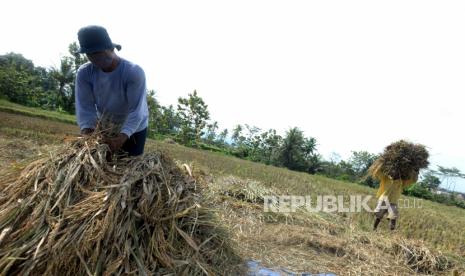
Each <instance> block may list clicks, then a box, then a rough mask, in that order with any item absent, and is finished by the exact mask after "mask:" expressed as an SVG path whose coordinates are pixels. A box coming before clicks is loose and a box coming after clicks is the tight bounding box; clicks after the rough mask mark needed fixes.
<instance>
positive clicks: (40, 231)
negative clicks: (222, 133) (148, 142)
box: [0, 136, 242, 275]
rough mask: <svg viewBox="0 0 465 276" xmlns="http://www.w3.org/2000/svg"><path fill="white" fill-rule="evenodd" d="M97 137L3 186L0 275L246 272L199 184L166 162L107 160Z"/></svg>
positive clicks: (160, 157) (153, 157) (155, 155)
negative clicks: (208, 208)
mask: <svg viewBox="0 0 465 276" xmlns="http://www.w3.org/2000/svg"><path fill="white" fill-rule="evenodd" d="M99 141H100V140H99V138H98V137H97V136H93V137H88V138H81V139H78V140H76V141H74V142H72V143H71V144H70V145H69V146H67V147H66V148H63V149H62V150H61V151H60V152H58V154H56V155H55V156H52V157H49V158H44V159H40V160H37V161H35V162H33V163H31V164H30V165H29V166H28V167H26V168H25V169H24V170H23V171H22V173H21V175H19V177H17V178H16V179H15V181H6V180H2V181H1V183H0V274H1V275H6V274H13V275H28V274H32V275H113V274H115V275H120V274H137V275H153V274H156V275H167V274H170V275H173V274H175V275H197V274H223V273H226V272H227V271H228V269H230V270H235V269H242V268H241V267H240V266H236V265H237V264H239V263H240V262H241V260H240V259H239V258H238V257H237V255H236V254H235V253H234V251H233V250H232V249H231V247H230V246H228V242H227V240H226V235H225V231H222V230H221V228H219V227H217V225H218V224H217V223H216V222H215V219H214V217H213V216H212V215H211V212H210V211H208V210H207V209H205V208H204V207H202V206H201V205H200V204H201V203H202V202H201V200H202V197H201V195H200V194H199V187H196V180H195V179H194V178H192V177H189V176H188V175H185V174H184V173H183V171H182V170H180V169H179V168H178V167H177V166H176V165H175V163H174V162H173V161H172V160H171V159H170V158H169V157H168V156H167V155H165V154H164V153H162V152H151V153H148V154H145V155H143V156H140V157H136V158H118V159H116V158H113V159H112V160H107V156H108V153H109V148H108V146H107V145H105V144H102V143H100V142H99Z"/></svg>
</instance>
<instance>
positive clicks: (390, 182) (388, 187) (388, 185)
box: [376, 174, 418, 204]
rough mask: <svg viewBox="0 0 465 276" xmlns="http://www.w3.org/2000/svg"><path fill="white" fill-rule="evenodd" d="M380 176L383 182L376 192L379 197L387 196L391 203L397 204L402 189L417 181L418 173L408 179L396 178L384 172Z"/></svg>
mask: <svg viewBox="0 0 465 276" xmlns="http://www.w3.org/2000/svg"><path fill="white" fill-rule="evenodd" d="M378 178H379V180H380V181H381V183H380V184H379V189H378V193H377V194H376V197H377V198H378V199H385V198H387V199H388V200H389V203H394V204H397V202H398V201H399V198H400V194H401V193H402V190H403V189H404V188H405V187H407V186H409V185H411V184H413V183H415V182H417V179H418V174H415V175H414V176H413V177H411V178H410V179H407V180H400V179H398V180H394V179H392V178H391V177H389V176H387V175H384V174H382V175H379V176H378Z"/></svg>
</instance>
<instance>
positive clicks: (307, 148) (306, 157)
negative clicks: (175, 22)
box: [279, 127, 319, 173]
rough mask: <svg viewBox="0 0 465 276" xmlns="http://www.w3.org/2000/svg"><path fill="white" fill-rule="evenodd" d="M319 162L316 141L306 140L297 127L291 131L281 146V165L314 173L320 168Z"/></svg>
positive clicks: (312, 139) (311, 138)
mask: <svg viewBox="0 0 465 276" xmlns="http://www.w3.org/2000/svg"><path fill="white" fill-rule="evenodd" d="M318 161H319V157H318V155H317V154H316V139H315V138H313V137H310V138H305V137H304V134H303V132H302V131H301V130H300V129H299V128H297V127H294V128H291V129H289V130H288V131H287V132H286V136H285V137H284V139H283V142H282V145H281V149H280V155H279V162H280V164H281V165H282V166H284V167H287V168H289V169H291V170H297V171H306V172H309V173H314V172H315V171H316V170H317V168H318Z"/></svg>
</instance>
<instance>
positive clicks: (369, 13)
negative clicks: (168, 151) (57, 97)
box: [0, 0, 465, 192]
mask: <svg viewBox="0 0 465 276" xmlns="http://www.w3.org/2000/svg"><path fill="white" fill-rule="evenodd" d="M0 8H1V9H2V11H3V12H2V16H1V17H0V37H1V42H0V54H4V53H7V52H11V51H13V52H17V53H21V54H23V55H24V56H25V57H26V58H28V59H31V60H32V61H33V62H34V64H35V65H39V66H44V67H50V66H53V65H57V64H58V62H59V58H60V56H61V55H64V54H66V53H67V46H68V45H69V44H70V43H71V42H73V41H77V32H78V30H79V28H80V27H83V26H86V25H102V26H104V27H105V28H106V29H107V30H108V32H109V34H110V37H111V38H112V40H113V42H115V43H119V44H121V45H122V50H121V51H120V52H118V54H119V55H120V56H121V57H124V58H126V59H128V60H130V61H132V62H135V63H137V64H139V65H140V66H141V67H142V68H143V69H144V71H145V73H146V77H147V86H148V88H149V89H153V90H155V91H156V97H157V99H158V100H159V101H160V102H161V103H162V104H164V105H169V104H173V105H175V104H176V102H177V99H178V97H186V96H187V95H188V93H192V92H193V91H194V90H197V92H198V94H199V95H200V96H201V97H202V98H203V99H204V100H205V102H206V103H207V104H208V108H209V111H210V114H211V118H213V119H214V120H216V121H218V124H219V126H220V129H223V128H228V129H231V128H232V127H233V126H235V125H236V124H249V125H254V126H258V127H259V128H261V129H263V130H267V129H270V128H273V129H276V130H277V131H278V132H279V133H281V134H284V133H285V131H286V130H288V129H289V128H290V127H294V126H297V127H299V128H300V129H302V130H303V131H304V133H305V135H306V136H313V137H315V138H316V139H317V141H318V149H319V152H320V153H321V154H322V155H323V156H325V157H327V158H328V157H329V156H331V155H332V153H338V154H339V155H341V157H342V158H348V157H349V156H350V153H351V151H353V150H355V151H358V150H367V151H370V152H373V153H379V152H381V151H382V150H383V148H384V147H385V146H386V145H388V144H390V143H391V142H393V141H396V140H399V139H408V140H410V141H413V142H418V143H422V144H424V145H426V146H427V147H428V149H429V151H430V153H431V159H430V160H431V163H432V168H435V166H436V165H442V166H445V167H457V168H458V169H460V170H461V171H462V172H465V147H464V145H463V141H465V132H464V131H463V127H461V125H463V123H462V119H463V118H465V109H463V103H464V101H463V99H464V97H463V93H464V91H465V81H464V80H465V79H464V76H465V16H463V15H464V12H465V2H464V1H447V0H443V1H428V0H421V1H405V0H403V1H374V0H369V1H332V0H325V1H309V0H306V1H293V0H287V1H284V0H282V1H272V0H265V1H256V0H248V1H242V0H236V1H220V0H214V1H192V0H191V1H131V2H130V1H87V0H81V1H78V2H75V1H73V2H70V1H50V0H45V1H22V0H15V1H12V0H7V1H2V3H1V4H0ZM455 188H456V190H458V191H462V192H465V181H457V184H456V185H455Z"/></svg>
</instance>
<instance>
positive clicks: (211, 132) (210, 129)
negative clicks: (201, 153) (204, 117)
mask: <svg viewBox="0 0 465 276" xmlns="http://www.w3.org/2000/svg"><path fill="white" fill-rule="evenodd" d="M217 130H218V122H217V121H215V122H213V123H211V124H208V125H207V130H206V133H205V142H206V143H208V144H210V145H213V144H215V142H216V139H217V134H216V131H217Z"/></svg>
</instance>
